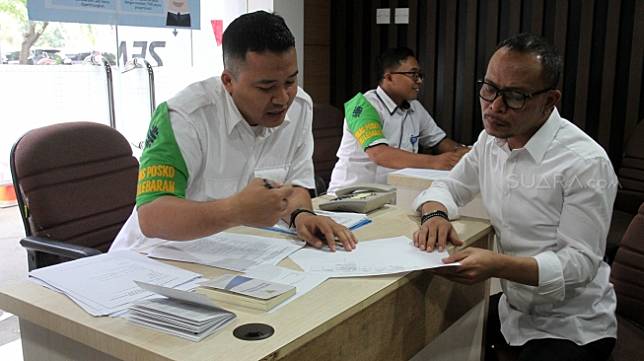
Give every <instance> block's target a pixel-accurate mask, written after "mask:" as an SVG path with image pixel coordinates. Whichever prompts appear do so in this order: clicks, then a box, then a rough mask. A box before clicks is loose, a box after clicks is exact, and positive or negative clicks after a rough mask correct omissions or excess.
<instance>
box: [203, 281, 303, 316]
mask: <svg viewBox="0 0 644 361" xmlns="http://www.w3.org/2000/svg"><path fill="white" fill-rule="evenodd" d="M201 287H202V288H204V290H203V291H200V293H202V294H204V295H206V296H208V297H209V298H211V299H213V300H215V301H217V302H220V303H227V304H232V305H237V306H241V307H247V308H251V309H256V310H262V311H268V310H270V309H272V308H273V307H275V306H277V305H279V304H280V303H282V302H284V301H285V300H286V299H288V298H289V297H291V296H293V295H294V294H295V291H296V289H295V287H294V286H291V285H285V284H281V283H276V282H270V281H264V280H260V279H257V278H251V277H248V276H242V275H234V274H225V275H223V276H220V277H217V278H214V279H212V280H210V281H207V282H203V283H201Z"/></svg>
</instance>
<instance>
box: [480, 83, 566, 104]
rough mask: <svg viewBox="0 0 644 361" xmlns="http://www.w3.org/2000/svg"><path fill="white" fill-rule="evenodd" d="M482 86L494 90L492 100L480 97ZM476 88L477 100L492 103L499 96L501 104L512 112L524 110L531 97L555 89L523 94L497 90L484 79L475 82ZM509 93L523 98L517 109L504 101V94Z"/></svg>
mask: <svg viewBox="0 0 644 361" xmlns="http://www.w3.org/2000/svg"><path fill="white" fill-rule="evenodd" d="M483 85H488V86H491V87H492V88H494V89H496V93H495V94H494V98H492V100H489V99H485V98H483V96H481V88H482V87H483ZM476 86H477V87H478V89H479V91H478V93H479V98H481V99H483V100H485V101H486V102H490V103H493V102H494V101H495V100H496V98H498V97H499V94H500V95H501V99H503V104H505V106H506V107H508V108H509V109H512V110H521V109H523V108H525V105H526V103H527V102H528V100H530V99H532V98H533V97H535V96H537V95H539V94H543V93H547V92H549V91H551V90H554V89H555V87H553V86H551V87H548V88H545V89H542V90H537V91H535V92H532V93H524V92H522V91H519V90H508V89H507V88H499V87H497V86H496V85H494V84H492V83H490V82H487V81H485V79H479V80H477V81H476ZM509 91H512V92H515V93H518V94H521V96H523V104H522V105H521V106H520V107H519V108H515V107H511V106H510V105H509V104H508V102H507V101H506V100H505V93H506V92H509Z"/></svg>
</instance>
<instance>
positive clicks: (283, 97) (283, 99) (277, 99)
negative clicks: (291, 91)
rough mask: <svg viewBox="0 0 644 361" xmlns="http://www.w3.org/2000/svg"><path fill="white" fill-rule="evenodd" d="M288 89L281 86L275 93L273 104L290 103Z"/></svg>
mask: <svg viewBox="0 0 644 361" xmlns="http://www.w3.org/2000/svg"><path fill="white" fill-rule="evenodd" d="M288 98H289V96H288V91H287V89H286V88H283V87H280V88H278V90H277V91H276V92H275V94H273V104H278V105H284V104H286V103H288Z"/></svg>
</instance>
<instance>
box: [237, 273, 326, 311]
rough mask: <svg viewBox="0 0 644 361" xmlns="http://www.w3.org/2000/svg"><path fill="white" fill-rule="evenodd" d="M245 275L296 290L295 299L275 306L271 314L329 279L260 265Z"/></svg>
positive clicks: (320, 275) (324, 276) (323, 276)
mask: <svg viewBox="0 0 644 361" xmlns="http://www.w3.org/2000/svg"><path fill="white" fill-rule="evenodd" d="M244 274H245V275H247V276H249V277H254V278H258V279H262V280H265V281H271V282H277V283H282V284H285V285H291V286H294V287H295V288H296V290H295V295H294V296H293V297H290V298H289V299H287V300H286V301H284V302H283V303H281V304H280V305H278V306H275V308H273V309H272V310H270V311H269V312H275V311H276V310H278V309H280V308H282V307H284V306H285V305H287V304H289V303H291V302H293V301H295V300H296V299H298V298H300V297H302V296H304V295H305V294H306V293H308V292H309V291H310V290H312V289H314V288H315V287H317V286H318V285H319V284H321V283H322V282H324V281H326V280H327V278H328V277H327V276H326V275H323V274H315V273H306V272H300V271H295V270H292V269H288V268H284V267H279V266H272V265H260V266H257V267H253V268H251V269H249V270H247V271H246V273H244Z"/></svg>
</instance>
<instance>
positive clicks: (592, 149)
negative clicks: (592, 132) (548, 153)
mask: <svg viewBox="0 0 644 361" xmlns="http://www.w3.org/2000/svg"><path fill="white" fill-rule="evenodd" d="M556 140H557V143H558V144H559V146H561V147H563V148H564V149H565V150H566V151H568V152H570V153H571V154H572V155H573V156H575V157H577V158H578V159H579V161H584V162H585V161H590V160H593V159H597V160H599V159H602V160H607V161H610V160H609V159H610V158H608V154H607V153H606V151H605V150H604V148H602V146H601V145H599V143H597V142H596V141H595V140H594V139H593V138H591V137H590V136H589V135H588V134H586V133H585V132H584V131H583V130H581V129H580V128H579V127H577V126H576V125H575V124H573V123H572V122H570V121H568V120H566V119H563V118H562V124H561V127H560V129H559V132H558V134H557V136H556Z"/></svg>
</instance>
